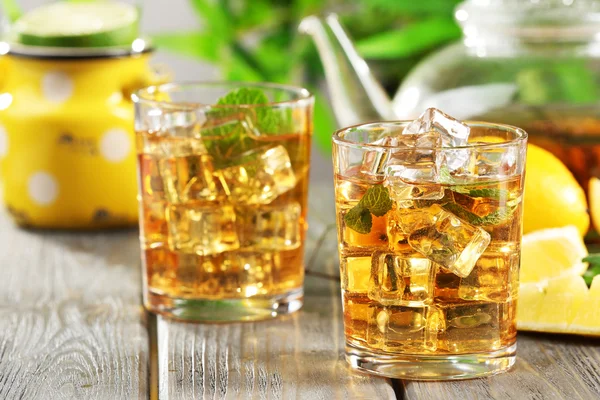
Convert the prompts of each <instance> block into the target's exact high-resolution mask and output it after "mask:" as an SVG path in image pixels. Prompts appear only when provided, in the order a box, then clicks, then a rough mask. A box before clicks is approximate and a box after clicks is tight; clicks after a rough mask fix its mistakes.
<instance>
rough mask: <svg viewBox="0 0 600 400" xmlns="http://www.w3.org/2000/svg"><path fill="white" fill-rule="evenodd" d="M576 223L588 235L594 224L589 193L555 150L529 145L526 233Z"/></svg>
mask: <svg viewBox="0 0 600 400" xmlns="http://www.w3.org/2000/svg"><path fill="white" fill-rule="evenodd" d="M566 225H575V226H576V227H577V229H578V231H579V233H580V234H581V236H583V235H585V234H586V232H587V230H588V228H589V227H590V217H589V215H588V211H587V201H586V199H585V192H584V191H583V189H582V188H581V186H579V184H578V183H577V181H576V180H575V178H574V177H573V174H571V171H569V170H568V169H567V167H566V166H565V165H564V164H563V163H562V162H561V161H560V160H559V159H558V158H556V157H555V156H554V155H553V154H552V153H550V152H548V151H546V150H544V149H542V148H540V147H537V146H535V145H533V144H529V145H528V146H527V165H526V172H525V198H524V209H523V233H528V232H532V231H536V230H538V229H545V228H559V227H563V226H566Z"/></svg>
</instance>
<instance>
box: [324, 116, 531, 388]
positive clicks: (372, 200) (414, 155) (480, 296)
mask: <svg viewBox="0 0 600 400" xmlns="http://www.w3.org/2000/svg"><path fill="white" fill-rule="evenodd" d="M526 141H527V134H526V133H525V132H524V131H523V130H521V129H519V128H515V127H511V126H507V125H501V124H493V123H486V122H466V123H462V122H459V121H457V120H454V119H452V118H450V117H449V116H447V115H445V114H444V113H442V112H441V111H439V110H435V109H428V110H427V111H426V112H425V113H424V114H423V115H422V116H421V117H420V118H419V119H417V120H415V121H412V122H411V121H399V122H376V123H370V124H365V125H358V126H354V127H350V128H346V129H342V130H340V131H337V132H336V133H335V134H334V136H333V158H334V170H335V194H336V209H337V225H338V239H339V254H340V262H341V265H340V267H341V281H342V282H341V283H342V299H343V308H344V328H345V335H346V359H347V361H348V362H349V363H350V365H351V366H352V367H353V368H356V369H358V370H362V371H366V372H370V373H374V374H378V375H383V376H388V377H395V378H403V379H420V380H442V379H466V378H473V377H478V376H484V375H490V374H494V373H497V372H500V371H503V370H506V369H508V368H510V367H511V366H512V365H513V364H514V362H515V351H516V325H515V324H516V319H515V312H516V301H517V296H518V292H517V291H518V274H519V259H520V244H521V221H522V194H523V177H524V169H525V152H526Z"/></svg>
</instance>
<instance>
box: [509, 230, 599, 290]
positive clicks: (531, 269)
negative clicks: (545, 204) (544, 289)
mask: <svg viewBox="0 0 600 400" xmlns="http://www.w3.org/2000/svg"><path fill="white" fill-rule="evenodd" d="M587 255H588V251H587V248H586V247H585V244H584V243H583V239H582V238H581V235H580V232H579V230H578V229H577V228H576V227H575V226H566V227H564V228H553V229H543V230H540V231H536V232H532V233H529V234H526V235H524V236H523V243H522V247H521V271H520V275H519V278H520V282H521V283H522V284H525V283H531V282H534V283H541V282H543V281H544V280H547V279H551V278H555V277H559V276H563V275H577V276H581V275H583V273H584V272H585V271H586V269H587V266H588V265H587V263H585V262H582V261H581V259H582V258H584V257H585V256H587Z"/></svg>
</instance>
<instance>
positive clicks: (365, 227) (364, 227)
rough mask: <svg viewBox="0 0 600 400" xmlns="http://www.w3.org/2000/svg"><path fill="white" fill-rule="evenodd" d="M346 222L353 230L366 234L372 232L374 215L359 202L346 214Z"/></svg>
mask: <svg viewBox="0 0 600 400" xmlns="http://www.w3.org/2000/svg"><path fill="white" fill-rule="evenodd" d="M344 222H345V223H346V226H347V227H348V228H350V229H352V230H353V231H356V232H358V233H362V234H366V233H369V232H371V227H372V226H373V217H371V213H370V212H369V210H367V209H366V208H364V207H363V206H361V205H360V203H359V204H357V205H356V206H354V207H352V208H351V209H350V210H349V211H348V212H347V213H346V215H344Z"/></svg>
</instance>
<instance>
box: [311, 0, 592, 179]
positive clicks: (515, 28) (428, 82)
mask: <svg viewBox="0 0 600 400" xmlns="http://www.w3.org/2000/svg"><path fill="white" fill-rule="evenodd" d="M455 18H456V20H457V21H458V22H459V24H460V25H461V27H462V30H463V40H462V41H461V42H459V43H455V44H453V45H450V46H448V47H446V48H444V49H441V50H440V51H438V52H436V53H433V54H432V55H430V56H429V57H427V58H426V59H424V60H423V61H422V62H421V63H420V64H419V65H418V66H417V67H416V68H415V69H414V70H413V71H412V72H411V73H409V75H408V76H407V77H406V78H405V80H404V81H403V83H402V85H401V87H400V88H399V89H398V92H397V93H396V95H395V96H394V98H393V100H390V99H389V98H387V97H386V96H385V93H383V90H382V89H381V87H380V86H379V85H378V83H377V81H376V79H375V77H374V76H373V74H372V73H371V72H370V71H369V68H368V66H367V64H366V63H365V61H364V60H362V59H361V58H360V56H359V55H358V53H357V52H356V50H355V49H354V47H353V46H352V43H351V41H350V39H349V38H348V36H347V35H346V34H345V32H344V30H343V29H342V27H341V26H340V25H339V23H338V22H337V19H336V18H335V16H328V17H327V18H326V19H325V20H320V19H318V18H316V17H308V18H307V19H306V20H304V21H303V24H302V25H301V27H300V28H301V30H302V31H304V32H306V33H308V34H310V35H311V36H312V37H313V39H314V40H315V43H316V45H317V48H318V50H319V54H320V55H321V58H322V61H323V64H324V67H325V71H326V77H327V84H328V86H329V89H330V92H331V98H332V103H333V106H334V111H335V113H336V117H337V119H338V123H339V124H340V125H352V124H355V123H358V122H365V121H368V120H375V119H392V118H395V119H410V118H415V117H416V116H418V115H419V114H420V113H421V112H422V111H423V110H424V109H425V108H427V107H437V108H440V109H442V110H444V111H446V112H448V113H449V114H450V115H453V116H455V117H457V118H460V119H471V120H474V119H475V120H477V119H478V120H486V121H491V122H502V123H508V124H513V125H516V126H519V127H522V128H524V129H525V130H526V131H527V132H528V133H529V138H530V142H531V143H534V144H537V145H539V146H542V147H544V148H546V149H548V150H550V151H551V152H553V153H554V154H555V155H556V156H558V157H559V158H560V159H561V160H562V161H563V162H564V163H565V164H566V165H567V166H568V167H569V168H570V170H571V171H572V172H573V173H574V175H575V177H576V178H577V179H578V181H579V182H580V184H581V185H582V186H583V187H584V189H586V191H587V187H588V184H589V181H590V179H591V178H592V177H600V107H599V104H598V103H599V100H600V2H598V1H592V0H467V1H465V2H463V3H461V4H460V5H459V6H458V7H457V9H456V12H455Z"/></svg>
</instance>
